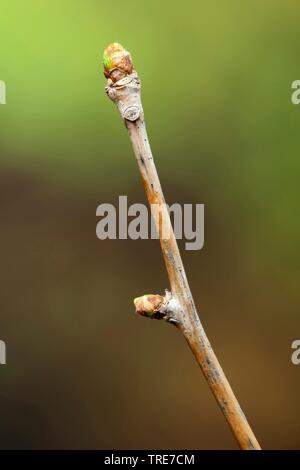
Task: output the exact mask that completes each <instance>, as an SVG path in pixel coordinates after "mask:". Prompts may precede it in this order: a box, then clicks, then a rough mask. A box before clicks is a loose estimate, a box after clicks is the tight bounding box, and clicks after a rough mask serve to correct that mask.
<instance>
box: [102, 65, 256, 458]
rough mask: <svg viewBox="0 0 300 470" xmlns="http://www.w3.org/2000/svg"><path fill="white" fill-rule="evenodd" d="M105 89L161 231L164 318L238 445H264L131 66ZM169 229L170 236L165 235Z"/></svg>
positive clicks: (109, 82) (245, 448) (244, 448)
mask: <svg viewBox="0 0 300 470" xmlns="http://www.w3.org/2000/svg"><path fill="white" fill-rule="evenodd" d="M106 91H107V93H108V95H109V97H110V98H111V99H112V100H113V101H114V102H115V103H116V104H117V106H118V108H119V111H120V114H121V117H122V118H123V120H124V122H125V125H126V127H127V130H128V133H129V137H130V140H131V142H132V146H133V150H134V154H135V157H136V160H137V163H138V166H139V169H140V173H141V176H142V180H143V183H144V188H145V192H146V195H147V198H148V201H149V204H150V205H151V209H152V211H154V213H153V212H152V215H153V218H154V222H155V224H156V229H157V231H158V233H159V238H160V245H161V250H162V253H163V257H164V261H165V265H166V268H167V272H168V277H169V281H170V286H171V296H172V300H173V303H172V302H171V303H170V302H169V305H170V306H169V312H168V316H167V318H166V319H167V320H169V321H171V322H173V323H175V324H176V326H177V327H178V328H179V329H180V331H181V332H182V334H183V336H184V337H185V339H186V341H187V343H188V345H189V347H190V348H191V350H192V352H193V354H194V356H195V358H196V360H197V362H198V364H199V365H200V367H201V369H202V372H203V374H204V376H205V379H206V381H207V382H208V384H209V386H210V389H211V391H212V393H213V395H214V397H215V398H216V400H217V403H218V404H219V406H220V408H221V410H222V413H223V414H224V416H225V418H226V420H227V422H228V424H229V426H230V428H231V430H232V432H233V434H234V436H235V438H236V440H237V442H238V444H239V446H240V448H241V449H243V450H255V449H256V450H258V449H260V446H259V444H258V442H257V440H256V437H255V436H254V434H253V432H252V430H251V428H250V426H249V424H248V421H247V419H246V417H245V415H244V413H243V412H242V410H241V408H240V405H239V403H238V401H237V399H236V397H235V395H234V393H233V391H232V389H231V386H230V384H229V382H228V380H227V378H226V376H225V374H224V372H223V369H222V367H221V366H220V363H219V361H218V359H217V357H216V355H215V353H214V351H213V349H212V347H211V345H210V342H209V340H208V338H207V336H206V333H205V331H204V329H203V326H202V324H201V322H200V320H199V317H198V314H197V311H196V307H195V304H194V300H193V297H192V294H191V291H190V287H189V284H188V280H187V277H186V274H185V270H184V266H183V263H182V259H181V256H180V253H179V249H178V245H177V241H176V238H175V235H174V232H173V228H172V224H171V220H170V216H169V212H168V210H167V208H166V205H165V199H164V195H163V192H162V188H161V185H160V181H159V177H158V174H157V170H156V167H155V163H154V160H153V155H152V152H151V148H150V144H149V139H148V136H147V131H146V127H145V121H144V113H143V108H142V103H141V99H140V82H139V78H138V76H137V74H136V73H135V72H133V73H132V74H130V75H128V76H127V77H126V78H124V79H121V80H119V81H117V82H116V83H113V82H112V81H111V80H109V81H108V86H107V89H106ZM165 233H167V234H169V236H168V237H164V234H165ZM172 308H173V312H172Z"/></svg>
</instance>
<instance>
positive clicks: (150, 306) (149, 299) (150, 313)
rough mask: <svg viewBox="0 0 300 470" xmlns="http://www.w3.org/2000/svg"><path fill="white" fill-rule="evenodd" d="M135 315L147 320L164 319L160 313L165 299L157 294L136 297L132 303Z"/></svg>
mask: <svg viewBox="0 0 300 470" xmlns="http://www.w3.org/2000/svg"><path fill="white" fill-rule="evenodd" d="M133 303H134V305H135V310H136V313H138V314H139V315H142V316H144V317H148V318H157V319H159V318H164V315H163V312H160V310H161V309H162V307H163V306H164V303H165V297H163V296H162V295H158V294H147V295H142V296H141V297H137V298H136V299H134V301H133Z"/></svg>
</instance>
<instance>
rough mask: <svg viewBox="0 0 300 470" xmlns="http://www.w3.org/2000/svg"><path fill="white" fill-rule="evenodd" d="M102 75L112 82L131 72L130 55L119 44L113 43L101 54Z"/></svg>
mask: <svg viewBox="0 0 300 470" xmlns="http://www.w3.org/2000/svg"><path fill="white" fill-rule="evenodd" d="M103 66H104V75H105V77H106V78H110V79H111V80H112V81H113V82H117V81H118V80H120V79H121V78H124V77H126V75H129V74H131V73H132V72H133V63H132V59H131V55H130V53H129V52H128V51H126V49H124V47H123V46H121V44H119V43H117V42H113V43H112V44H110V45H109V46H108V47H107V48H106V49H105V51H104V54H103Z"/></svg>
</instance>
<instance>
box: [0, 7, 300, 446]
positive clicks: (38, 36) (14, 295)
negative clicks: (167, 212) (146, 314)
mask: <svg viewBox="0 0 300 470" xmlns="http://www.w3.org/2000/svg"><path fill="white" fill-rule="evenodd" d="M114 10H116V12H117V13H118V15H117V14H116V13H114V12H112V11H111V5H109V4H107V3H104V2H102V1H99V2H98V1H97V2H96V1H92V0H88V1H85V2H83V1H72V2H71V1H69V0H61V1H59V2H58V1H56V0H55V1H53V2H51V3H50V2H49V3H48V2H38V1H34V0H30V1H27V2H26V7H25V2H21V1H16V0H11V1H8V0H4V1H3V2H2V3H1V20H0V22H1V28H0V65H1V68H0V79H1V80H5V82H6V85H7V104H6V105H5V106H1V107H0V132H1V139H0V154H1V162H0V214H1V231H0V250H1V258H0V259H1V269H0V276H1V279H0V281H1V282H0V285H1V315H0V339H1V340H4V341H5V342H6V345H7V365H6V366H1V367H0V382H1V386H0V414H1V422H0V447H1V448H30V449H31V448H34V449H39V448H51V449H52V448H72V449H82V448H83V449H86V448H97V449H101V448H107V449H113V448H115V449H134V448H170V449H176V448H178V449H180V448H181V449H183V448H187V449H188V448H199V449H217V448H236V445H235V442H234V439H233V437H232V435H231V433H230V431H229V429H227V425H226V423H225V421H224V419H223V416H222V415H221V412H220V411H219V409H218V408H217V405H216V404H215V401H214V399H213V397H212V396H211V393H210V391H209V389H208V387H207V385H206V383H205V381H204V379H203V377H202V374H201V372H200V370H199V368H198V366H197V364H196V362H195V360H194V359H193V356H192V354H191V352H190V351H189V349H188V347H187V345H186V344H185V342H184V340H183V338H182V337H181V335H180V334H179V332H177V331H176V329H175V328H172V327H170V326H169V325H165V324H164V323H162V322H156V321H150V320H147V319H142V318H139V317H136V316H135V315H134V308H133V303H132V299H133V298H134V297H136V296H137V295H141V294H143V293H147V292H153V293H161V292H163V290H164V288H166V287H168V280H167V276H166V272H165V269H164V265H163V262H162V258H161V253H160V248H159V244H158V242H156V241H151V240H148V241H131V240H122V241H118V240H106V241H100V240H98V239H97V238H96V234H95V229H96V223H97V218H96V216H95V212H96V207H97V206H98V205H99V204H101V203H103V202H110V203H113V204H117V201H118V196H119V195H124V194H125V195H128V203H129V204H132V203H135V202H145V196H144V192H143V187H142V184H141V180H140V177H139V174H138V170H137V167H136V163H135V161H134V157H133V155H132V150H131V146H130V143H129V139H128V137H127V135H126V131H125V129H124V126H123V125H122V123H121V121H120V118H119V116H118V114H117V111H116V110H115V109H114V107H113V104H112V103H111V102H109V101H108V99H107V98H106V97H105V95H104V91H103V87H104V84H105V81H104V78H102V76H101V68H100V62H101V54H102V49H104V47H105V46H106V45H107V43H109V42H111V41H113V40H118V41H120V42H121V43H123V44H124V46H126V47H127V48H128V49H130V50H131V52H132V55H133V57H134V59H135V62H136V67H137V69H138V71H139V73H140V75H141V78H142V82H143V102H144V108H145V112H146V118H147V123H148V131H149V134H150V139H151V142H152V146H153V152H154V155H155V158H156V162H157V166H158V170H159V174H160V177H161V181H162V184H163V187H164V189H165V195H166V199H167V201H168V202H169V203H172V202H179V203H182V204H183V203H204V204H205V247H204V249H203V250H201V251H190V252H187V251H185V250H184V246H183V244H182V243H180V245H181V249H182V256H183V260H184V263H185V266H186V271H187V274H188V278H189V281H190V285H191V288H192V292H193V294H194V297H195V302H196V304H197V306H198V307H199V313H200V316H201V320H202V322H203V325H204V327H205V329H206V331H207V334H208V336H209V338H210V340H211V342H212V345H213V347H214V349H215V352H216V354H217V355H218V357H219V359H220V362H221V364H222V365H223V367H224V369H225V372H226V374H227V376H228V379H229V381H230V382H231V384H232V386H233V389H234V391H235V392H236V394H237V397H238V399H239V400H240V403H241V405H242V407H243V409H244V411H245V413H246V415H247V417H248V419H249V421H250V423H251V425H252V426H253V428H254V431H255V433H256V435H257V438H258V440H259V441H260V443H261V445H262V446H263V447H264V448H274V449H282V448H290V449H292V448H294V449H295V448H299V445H300V440H299V413H300V402H299V393H300V365H299V366H295V365H292V363H291V353H292V350H291V343H292V341H293V340H295V339H299V338H300V318H299V305H300V296H299V287H298V283H299V255H298V240H299V233H300V229H299V217H298V213H299V209H298V201H299V139H298V135H299V119H300V106H299V107H297V106H294V105H292V104H291V101H290V95H291V83H292V81H294V80H296V79H300V76H299V53H298V51H299V48H298V46H299V24H298V18H299V5H298V4H297V3H296V2H289V1H288V2H284V3H283V2H279V1H273V2H269V1H267V2H264V4H263V5H262V4H261V2H259V1H253V2H249V3H248V4H247V5H244V4H243V5H241V4H240V2H238V1H229V2H222V5H220V2H218V3H216V2H196V1H188V2H185V4H184V5H183V4H182V3H181V2H172V4H171V3H169V2H165V3H163V4H162V3H161V2H158V1H154V2H152V3H151V6H150V5H149V6H145V5H140V4H132V5H131V6H130V7H129V6H128V5H127V4H126V5H125V4H124V3H121V2H118V1H117V2H115V6H114Z"/></svg>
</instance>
